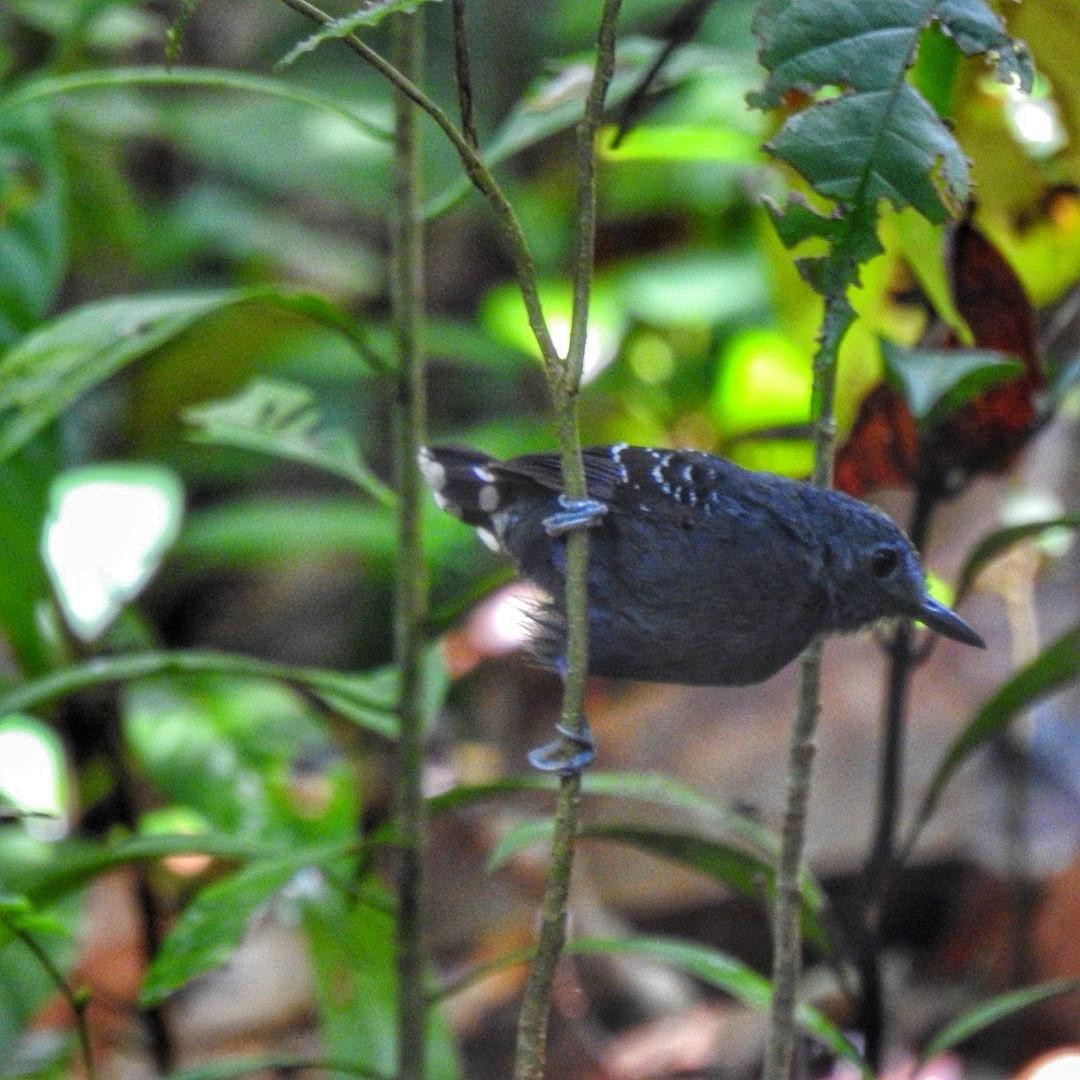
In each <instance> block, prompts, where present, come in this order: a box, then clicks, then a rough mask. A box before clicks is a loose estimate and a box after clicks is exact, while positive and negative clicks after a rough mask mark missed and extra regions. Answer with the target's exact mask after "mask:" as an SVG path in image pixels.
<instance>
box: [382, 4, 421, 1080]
mask: <svg viewBox="0 0 1080 1080" xmlns="http://www.w3.org/2000/svg"><path fill="white" fill-rule="evenodd" d="M394 51H395V54H396V55H395V61H396V64H397V67H398V69H399V70H400V71H401V72H402V73H403V74H404V75H405V76H406V77H407V78H408V79H409V80H410V81H413V82H416V81H419V79H420V72H421V67H422V64H423V24H422V23H421V20H420V17H419V16H418V15H416V14H401V15H398V16H396V17H395V20H394ZM418 117H419V112H418V109H417V107H416V105H415V104H414V102H413V101H412V100H410V98H409V97H407V96H406V95H405V94H403V93H400V92H399V93H397V94H395V95H394V169H393V232H392V240H391V265H392V270H391V273H392V301H393V320H394V330H395V336H396V339H397V351H398V378H397V406H398V415H397V444H398V454H397V478H398V499H399V503H398V507H399V509H398V546H399V552H400V556H399V563H398V580H397V592H396V604H395V613H394V652H395V660H396V663H397V666H398V670H399V671H400V678H401V689H400V696H399V699H398V718H399V721H400V725H401V731H400V736H399V741H398V822H399V825H400V830H401V847H400V855H399V860H400V861H399V864H398V882H397V899H398V914H397V974H398V1055H399V1056H398V1077H399V1078H400V1080H421V1078H422V1077H423V1075H424V1046H425V1027H426V1024H425V1014H426V1009H425V995H424V974H425V969H426V964H425V948H424V933H423V931H424V923H423V891H424V845H425V840H426V833H427V821H426V816H425V807H424V799H423V795H422V790H421V780H422V770H423V738H424V730H423V724H424V714H423V700H424V686H423V665H422V656H423V646H424V627H425V624H426V621H427V599H428V597H427V576H426V572H425V567H424V558H423V543H422V541H423V537H422V533H421V516H420V498H421V487H422V484H421V479H420V475H419V468H418V466H417V452H418V450H419V449H420V445H421V443H422V441H423V438H424V430H425V386H424V356H423V350H422V347H421V320H422V318H423V306H424V289H423V228H422V225H421V218H420V147H419V138H418V124H417V120H418Z"/></svg>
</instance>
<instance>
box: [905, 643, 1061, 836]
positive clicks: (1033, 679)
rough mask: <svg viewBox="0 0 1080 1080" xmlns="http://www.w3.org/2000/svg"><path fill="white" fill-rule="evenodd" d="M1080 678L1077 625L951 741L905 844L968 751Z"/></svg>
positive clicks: (1010, 680)
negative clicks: (1022, 713)
mask: <svg viewBox="0 0 1080 1080" xmlns="http://www.w3.org/2000/svg"><path fill="white" fill-rule="evenodd" d="M1078 678H1080V625H1077V626H1074V627H1072V628H1071V629H1069V630H1066V631H1065V633H1064V634H1062V636H1061V637H1059V638H1058V639H1057V640H1056V641H1055V642H1053V643H1052V644H1051V645H1049V646H1047V648H1045V649H1044V650H1043V651H1042V652H1041V653H1039V655H1038V656H1037V657H1035V659H1034V660H1032V661H1031V663H1029V664H1027V665H1026V666H1025V667H1023V668H1021V670H1020V671H1018V672H1017V673H1016V674H1015V675H1014V676H1013V677H1012V678H1011V679H1009V680H1008V681H1007V682H1006V683H1004V684H1003V685H1002V686H1000V687H999V688H998V690H997V691H996V693H994V695H993V696H992V697H991V698H990V699H989V700H988V701H986V702H985V703H984V704H983V705H982V706H981V708H980V709H979V711H978V712H977V713H976V714H975V716H974V718H973V719H972V720H971V721H970V722H969V723H968V725H967V726H966V727H965V728H964V730H963V731H962V732H961V733H960V734H959V736H957V738H956V739H955V740H954V741H953V743H952V745H951V746H950V747H949V749H948V750H947V751H946V753H945V756H944V758H943V759H942V761H941V764H940V765H939V766H938V767H937V770H936V771H935V773H934V775H933V777H932V779H931V781H930V784H929V787H928V788H927V790H926V794H925V795H924V796H923V801H922V804H921V805H920V807H919V811H918V813H917V814H916V815H915V819H914V821H913V823H912V827H911V830H910V832H909V835H908V839H907V841H906V843H905V847H906V848H910V847H911V846H912V844H913V843H914V841H915V838H916V836H917V834H918V832H919V830H920V829H921V828H922V826H923V824H925V822H926V821H927V820H928V819H929V817H930V815H931V814H932V813H933V812H934V810H935V808H936V807H937V803H938V800H939V799H940V798H941V793H942V792H943V791H944V790H945V787H946V785H947V784H948V782H949V780H950V779H952V776H953V774H954V773H955V772H956V770H957V769H958V768H959V767H960V765H961V764H962V763H963V762H964V761H966V760H967V758H968V757H969V756H970V754H971V753H972V752H973V751H974V750H977V749H978V748H979V747H980V746H982V745H984V744H985V743H986V742H987V740H988V739H990V738H991V737H992V736H993V735H995V734H996V733H997V732H999V731H1001V729H1002V728H1004V727H1005V726H1006V725H1007V724H1008V723H1009V722H1010V721H1011V720H1012V719H1013V718H1014V717H1015V716H1016V715H1017V714H1018V713H1020V712H1022V711H1023V710H1024V709H1027V708H1029V707H1030V706H1031V705H1033V704H1034V703H1035V702H1036V701H1038V700H1040V699H1041V698H1044V697H1047V696H1048V695H1050V694H1053V693H1055V692H1056V691H1058V690H1060V689H1062V688H1063V687H1065V686H1067V685H1068V684H1069V683H1071V682H1073V681H1074V680H1076V679H1078Z"/></svg>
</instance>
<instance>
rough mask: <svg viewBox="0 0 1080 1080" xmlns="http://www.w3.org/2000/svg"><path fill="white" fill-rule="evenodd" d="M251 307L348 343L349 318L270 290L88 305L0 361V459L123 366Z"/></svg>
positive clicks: (305, 297) (312, 299)
mask: <svg viewBox="0 0 1080 1080" xmlns="http://www.w3.org/2000/svg"><path fill="white" fill-rule="evenodd" d="M251 303H258V304H268V305H271V306H273V307H277V308H283V309H285V310H287V311H291V312H294V313H296V314H298V315H301V316H304V317H306V318H309V319H312V320H314V321H315V322H318V323H321V324H323V325H325V326H328V327H330V328H331V329H333V330H337V331H340V332H341V333H343V334H345V335H346V336H347V337H350V338H354V337H355V329H354V327H353V325H352V322H351V320H350V319H349V318H348V317H347V316H345V315H343V314H342V313H341V312H340V311H338V309H337V308H335V307H334V306H333V305H332V304H330V303H328V302H327V301H326V300H324V299H323V298H322V297H320V296H316V295H314V294H311V293H302V292H287V291H285V290H282V289H279V288H275V287H255V288H248V289H225V290H217V291H212V292H192V293H164V294H159V295H147V296H133V297H123V298H120V299H115V300H106V301H103V302H100V303H93V304H87V305H86V306H84V307H81V308H77V309H75V310H74V311H71V312H68V313H67V314H66V315H63V316H61V317H60V318H58V319H55V320H53V321H52V322H50V323H48V324H47V325H45V326H43V327H41V328H40V329H39V330H37V331H35V332H34V333H31V334H29V335H28V336H27V337H25V338H23V339H22V340H21V341H20V342H19V343H18V344H17V345H15V346H13V347H12V348H11V349H10V350H9V351H8V353H7V354H6V355H5V356H4V358H3V359H2V360H0V460H3V458H5V457H7V456H8V455H9V454H11V453H12V452H13V451H15V450H17V449H18V448H19V447H21V446H23V445H25V443H26V442H27V440H28V439H30V438H31V437H32V436H33V435H35V434H36V433H37V432H38V431H40V430H41V429H42V428H43V427H44V426H45V425H46V424H48V423H49V422H50V421H51V420H53V419H55V418H56V417H57V416H58V415H59V414H60V413H61V412H63V410H64V409H65V408H67V407H68V406H69V405H70V404H71V403H72V402H73V401H75V400H76V399H77V398H78V397H79V396H80V395H82V394H83V393H85V392H86V391H87V390H89V389H91V388H92V387H94V386H97V385H98V384H99V383H101V382H103V381H104V380H105V379H108V378H109V377H110V376H112V375H115V374H116V373H117V372H118V371H120V370H121V369H122V368H123V367H125V366H126V365H127V364H130V363H131V362H132V361H134V360H137V359H139V358H140V357H142V356H146V355H147V354H148V353H151V352H153V351H154V350H155V349H158V348H160V347H161V346H163V345H165V344H167V343H168V342H170V341H172V340H174V339H176V338H177V337H179V336H180V335H182V334H184V333H185V332H186V331H188V330H189V329H191V328H192V327H193V326H194V325H195V324H196V323H198V322H199V321H200V320H202V319H205V318H207V317H209V316H211V315H215V314H217V313H219V312H222V311H225V310H228V309H229V308H232V307H235V306H236V305H238V304H251Z"/></svg>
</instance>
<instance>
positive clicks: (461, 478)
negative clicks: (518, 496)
mask: <svg viewBox="0 0 1080 1080" xmlns="http://www.w3.org/2000/svg"><path fill="white" fill-rule="evenodd" d="M418 461H419V464H420V472H421V473H422V474H423V477H424V479H425V480H426V481H427V484H428V487H430V488H431V490H432V492H433V493H434V495H435V501H436V503H438V504H439V506H440V507H441V508H442V509H443V510H445V511H446V512H447V513H448V514H453V515H454V517H457V518H461V520H462V521H464V522H466V523H467V524H469V525H475V526H476V527H477V528H482V529H490V525H489V522H490V520H491V514H492V512H493V511H494V510H496V509H497V508H498V506H499V504H500V503H501V502H502V497H503V493H502V491H501V490H500V487H501V484H502V481H501V480H500V478H498V477H496V476H495V474H494V473H493V472H492V471H491V468H490V466H491V465H492V464H494V461H495V459H494V458H492V457H490V456H489V455H488V454H482V453H480V452H479V451H477V450H470V449H468V447H464V446H422V447H421V448H420V453H419V455H418Z"/></svg>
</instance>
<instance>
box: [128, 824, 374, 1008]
mask: <svg viewBox="0 0 1080 1080" xmlns="http://www.w3.org/2000/svg"><path fill="white" fill-rule="evenodd" d="M355 847H356V841H355V840H350V841H348V842H346V843H340V842H339V843H335V844H329V845H326V844H324V845H321V846H319V847H315V848H305V849H303V850H300V851H290V852H288V853H287V854H285V855H278V856H270V857H267V858H263V859H259V860H258V861H256V862H253V863H251V864H250V865H249V866H246V867H244V868H243V869H242V870H237V871H236V872H235V873H234V874H230V875H229V877H227V878H225V879H223V880H221V881H216V882H214V883H213V884H212V885H208V886H206V888H204V889H202V890H200V891H199V893H198V895H196V897H195V898H194V899H193V900H192V901H191V903H189V904H188V905H187V907H186V908H184V910H183V911H182V912H181V914H180V917H179V918H178V919H177V920H176V922H175V924H174V925H173V927H172V929H171V930H170V931H169V933H168V934H167V935H166V937H165V940H164V941H163V942H162V943H161V948H160V949H159V950H158V953H157V955H156V956H155V957H154V958H153V960H152V961H151V964H150V968H149V970H148V971H147V973H146V978H145V981H144V982H143V988H142V992H141V993H140V995H139V998H140V1001H141V1002H142V1003H143V1004H144V1005H155V1004H157V1003H158V1002H161V1001H163V1000H164V999H165V998H166V997H168V996H169V994H171V993H173V992H174V991H175V990H178V989H179V988H180V987H182V986H184V985H185V984H187V983H189V982H190V981H191V980H192V979H195V978H197V977H198V976H200V975H205V974H206V973H207V972H210V971H213V970H214V969H215V968H218V967H220V966H221V965H222V964H223V963H225V962H226V961H227V960H228V959H229V957H230V956H231V955H232V953H233V950H234V949H235V948H236V946H237V945H239V944H240V940H241V939H242V938H243V936H244V933H245V932H246V930H247V927H248V923H249V922H250V921H251V918H252V916H253V915H254V914H255V912H256V911H257V910H258V909H259V908H260V907H262V906H263V904H265V903H266V902H267V901H268V900H269V899H270V897H271V896H273V895H274V894H275V893H276V892H278V891H279V890H280V889H281V888H282V887H283V886H284V885H285V884H286V883H287V882H288V881H289V880H290V879H291V878H292V877H293V876H294V875H295V874H296V873H298V872H299V871H300V870H303V869H306V868H308V867H325V866H327V865H328V864H330V863H334V862H337V861H338V860H340V859H342V858H344V857H345V856H346V855H348V854H349V852H350V851H352V850H354V849H355Z"/></svg>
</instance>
